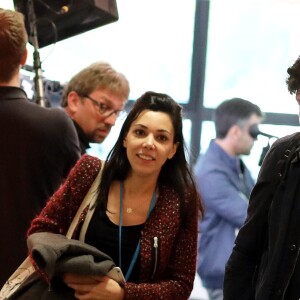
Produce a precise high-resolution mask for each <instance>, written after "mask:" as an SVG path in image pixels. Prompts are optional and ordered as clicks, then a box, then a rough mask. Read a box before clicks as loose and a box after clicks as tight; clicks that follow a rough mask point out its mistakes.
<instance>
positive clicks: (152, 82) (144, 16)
mask: <svg viewBox="0 0 300 300" xmlns="http://www.w3.org/2000/svg"><path fill="white" fill-rule="evenodd" d="M117 6H118V13H119V20H118V21H116V22H113V23H111V24H107V25H105V26H102V27H99V28H96V29H93V30H90V31H87V32H85V33H82V34H79V35H76V36H73V37H70V38H68V39H66V40H62V41H59V42H57V43H56V44H55V45H52V44H51V45H49V46H46V47H43V48H41V49H39V53H40V58H41V61H42V69H43V71H44V72H43V74H44V76H45V77H46V78H47V79H49V80H55V81H60V82H61V83H65V82H67V81H68V80H69V79H70V78H71V77H72V76H73V75H74V74H75V73H77V72H78V71H79V70H81V69H82V68H84V67H86V66H87V65H89V64H90V63H93V62H95V61H98V60H104V61H108V62H109V63H111V65H112V66H113V67H115V68H116V69H117V70H118V71H120V72H122V73H124V74H125V75H126V77H127V78H128V79H129V82H130V86H131V93H130V98H131V99H136V98H137V97H139V96H140V95H141V94H142V93H144V92H145V91H147V90H153V91H157V92H164V93H167V94H169V95H170V96H172V97H173V98H174V99H176V100H177V101H179V102H182V103H186V102H187V101H188V100H189V91H190V73H191V59H192V47H193V33H194V30H193V28H194V14H195V0H193V1H191V0H189V1H182V0H164V1H161V0H117ZM37 30H38V27H37ZM29 48H30V50H31V51H32V48H33V47H31V45H29ZM32 60H33V59H32V55H31V54H29V57H28V64H30V65H32Z"/></svg>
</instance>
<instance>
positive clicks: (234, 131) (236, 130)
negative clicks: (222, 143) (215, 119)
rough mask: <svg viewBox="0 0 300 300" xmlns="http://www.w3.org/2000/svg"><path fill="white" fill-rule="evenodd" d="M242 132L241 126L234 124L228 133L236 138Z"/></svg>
mask: <svg viewBox="0 0 300 300" xmlns="http://www.w3.org/2000/svg"><path fill="white" fill-rule="evenodd" d="M240 134H241V128H240V126H238V125H236V124H235V125H233V126H231V128H230V129H229V130H228V133H227V135H228V136H230V137H231V138H236V137H239V136H240Z"/></svg>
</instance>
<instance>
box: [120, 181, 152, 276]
mask: <svg viewBox="0 0 300 300" xmlns="http://www.w3.org/2000/svg"><path fill="white" fill-rule="evenodd" d="M156 192H157V188H155V191H154V193H153V196H152V199H151V203H150V207H149V210H148V213H147V219H148V218H149V216H150V214H151V212H152V210H153V208H154V205H155V200H156ZM122 222H123V181H121V182H120V222H119V267H120V268H121V269H122ZM140 248H141V239H139V242H138V244H137V246H136V249H135V252H134V254H133V257H132V259H131V263H130V265H129V268H128V270H127V273H126V275H125V279H126V280H128V278H129V277H130V274H131V272H132V269H133V267H134V264H135V262H136V260H137V257H138V255H139V252H140Z"/></svg>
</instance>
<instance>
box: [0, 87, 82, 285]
mask: <svg viewBox="0 0 300 300" xmlns="http://www.w3.org/2000/svg"><path fill="white" fill-rule="evenodd" d="M0 128H1V129H0V132H1V133H0V201H1V210H0V236H1V239H0V266H1V272H0V286H2V285H3V284H4V282H5V281H6V280H7V279H8V277H9V276H10V275H11V274H12V273H13V271H14V270H15V269H16V268H17V267H18V266H19V264H20V263H21V262H22V261H23V260H24V258H25V257H26V255H27V247H26V231H27V229H28V227H29V225H30V221H31V220H32V219H33V217H34V216H35V215H36V214H37V213H38V212H39V211H40V210H41V208H42V207H43V206H44V204H45V202H46V200H47V199H48V198H49V197H50V196H51V195H52V194H53V193H54V191H55V190H56V189H57V188H58V187H59V185H60V184H61V183H62V181H63V178H65V177H66V175H67V174H68V172H69V170H70V168H71V167H72V166H73V165H74V164H75V162H76V161H77V159H78V158H79V157H80V150H79V142H78V137H77V134H76V131H75V129H74V125H73V123H72V121H71V120H70V118H69V117H68V116H67V115H66V113H65V112H64V111H63V110H62V109H59V108H55V109H53V108H51V109H50V108H43V107H41V106H39V105H37V104H35V103H31V102H30V101H28V99H27V97H26V94H25V93H24V91H23V90H21V89H19V88H16V87H0Z"/></svg>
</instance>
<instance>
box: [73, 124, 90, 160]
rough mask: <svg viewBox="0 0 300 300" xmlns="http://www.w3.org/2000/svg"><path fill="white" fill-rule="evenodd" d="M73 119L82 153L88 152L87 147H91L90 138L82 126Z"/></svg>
mask: <svg viewBox="0 0 300 300" xmlns="http://www.w3.org/2000/svg"><path fill="white" fill-rule="evenodd" d="M72 121H73V123H74V125H75V129H76V131H77V135H78V139H79V144H80V151H81V154H82V155H83V154H85V153H86V149H88V148H90V144H89V139H88V137H87V136H86V134H85V133H84V131H83V130H82V128H81V127H80V126H79V125H78V124H77V123H76V122H75V121H74V120H72Z"/></svg>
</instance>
